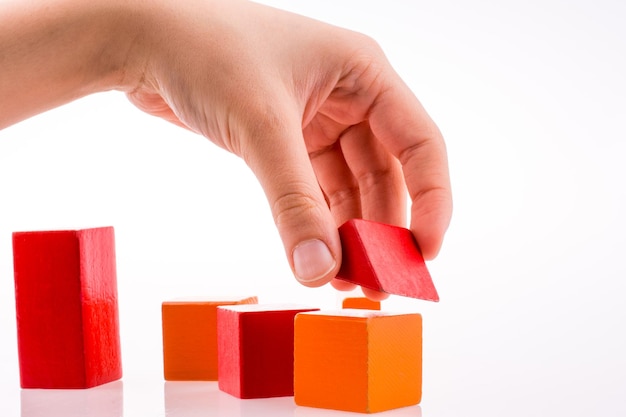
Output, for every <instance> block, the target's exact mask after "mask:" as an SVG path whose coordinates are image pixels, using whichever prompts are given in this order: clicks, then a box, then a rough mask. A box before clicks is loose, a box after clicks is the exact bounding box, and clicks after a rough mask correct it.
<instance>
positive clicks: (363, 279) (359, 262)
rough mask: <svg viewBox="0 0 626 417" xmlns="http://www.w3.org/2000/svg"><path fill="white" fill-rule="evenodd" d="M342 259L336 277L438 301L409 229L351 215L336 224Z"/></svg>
mask: <svg viewBox="0 0 626 417" xmlns="http://www.w3.org/2000/svg"><path fill="white" fill-rule="evenodd" d="M339 235H340V237H341V246H342V252H343V261H342V263H341V269H340V270H339V273H338V274H337V278H338V279H341V280H344V281H348V282H351V283H353V284H357V285H360V286H362V287H366V288H370V289H374V290H377V291H381V292H386V293H389V294H395V295H402V296H405V297H413V298H420V299H423V300H429V301H439V295H438V294H437V290H436V289H435V286H434V284H433V281H432V278H431V277H430V273H429V272H428V269H427V268H426V264H425V263H424V258H423V257H422V253H421V252H420V250H419V247H418V246H417V242H416V241H415V238H414V237H413V234H412V233H411V231H410V230H409V229H405V228H403V227H398V226H392V225H388V224H383V223H377V222H372V221H368V220H361V219H352V220H349V221H347V222H346V223H344V224H343V225H342V226H341V227H340V228H339Z"/></svg>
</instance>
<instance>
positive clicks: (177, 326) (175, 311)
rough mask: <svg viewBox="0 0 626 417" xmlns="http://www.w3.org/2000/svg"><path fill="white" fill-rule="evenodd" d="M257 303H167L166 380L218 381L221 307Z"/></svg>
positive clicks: (233, 299)
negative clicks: (219, 316) (218, 309)
mask: <svg viewBox="0 0 626 417" xmlns="http://www.w3.org/2000/svg"><path fill="white" fill-rule="evenodd" d="M256 303H257V298H256V297H247V298H237V297H231V298H185V299H179V300H173V301H165V302H163V304H162V308H161V314H162V323H163V373H164V377H165V380H167V381H217V307H218V306H224V305H234V304H256Z"/></svg>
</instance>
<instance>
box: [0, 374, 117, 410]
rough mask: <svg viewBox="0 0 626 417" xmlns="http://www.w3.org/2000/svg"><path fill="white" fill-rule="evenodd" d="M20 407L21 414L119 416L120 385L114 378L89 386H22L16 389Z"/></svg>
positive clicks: (6, 398)
mask: <svg viewBox="0 0 626 417" xmlns="http://www.w3.org/2000/svg"><path fill="white" fill-rule="evenodd" d="M9 398H10V397H8V396H6V397H5V398H4V400H5V401H6V400H8V399H9ZM3 405H4V404H3ZM20 408H21V413H20V416H21V417H70V416H83V417H112V416H123V415H124V385H123V382H122V381H121V380H118V381H114V382H110V383H108V384H104V385H100V386H98V387H94V388H91V389H70V390H67V389H65V390H57V389H50V390H40V389H24V390H21V392H20ZM9 409H10V408H9ZM2 415H3V417H5V416H7V417H8V416H9V415H11V416H12V415H13V414H11V413H7V414H5V413H3V414H2Z"/></svg>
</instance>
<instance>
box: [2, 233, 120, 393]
mask: <svg viewBox="0 0 626 417" xmlns="http://www.w3.org/2000/svg"><path fill="white" fill-rule="evenodd" d="M13 261H14V271H15V301H16V302H15V306H16V312H17V333H18V354H19V364H20V383H21V386H22V388H89V387H93V386H96V385H101V384H104V383H107V382H111V381H114V380H117V379H119V378H121V377H122V362H121V349H120V337H119V317H118V304H117V278H116V266H115V241H114V231H113V228H112V227H103V228H96V229H85V230H67V231H46V232H16V233H13Z"/></svg>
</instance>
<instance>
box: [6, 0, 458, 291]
mask: <svg viewBox="0 0 626 417" xmlns="http://www.w3.org/2000/svg"><path fill="white" fill-rule="evenodd" d="M0 69H1V74H0V75H1V76H0V97H3V98H5V99H0V129H1V128H3V127H5V126H8V125H10V124H12V123H15V122H17V121H19V120H23V119H25V118H27V117H29V116H32V115H34V114H37V113H39V112H42V111H45V110H47V109H50V108H53V107H57V106H60V105H62V104H64V103H67V102H69V101H72V100H75V99H77V98H79V97H82V96H84V95H88V94H91V93H95V92H98V91H104V90H111V89H117V90H121V91H124V92H126V93H127V94H128V97H129V98H130V100H131V101H132V102H133V103H134V104H135V105H137V106H138V107H139V108H140V109H142V110H144V111H146V112H148V113H150V114H153V115H155V116H159V117H162V118H164V119H166V120H169V121H170V122H172V123H175V124H177V125H179V126H183V127H186V128H188V129H191V130H193V131H195V132H197V133H199V134H202V135H204V136H206V137H207V138H209V139H210V140H212V141H213V142H215V143H216V144H217V145H219V146H221V147H223V148H225V149H227V150H229V151H231V152H233V153H235V154H237V155H239V156H241V157H242V158H243V159H244V160H245V161H246V163H247V164H248V165H249V166H250V168H251V169H252V170H253V171H254V173H255V174H256V176H257V178H258V179H259V182H260V183H261V186H262V187H263V189H264V190H265V193H266V195H267V199H268V201H269V204H270V207H271V209H272V213H273V215H274V220H275V222H276V226H277V228H278V231H279V233H280V236H281V238H282V240H283V243H284V246H285V250H286V253H287V257H288V259H289V262H290V265H291V267H292V268H293V270H294V273H295V275H296V277H297V279H298V280H299V281H300V282H301V283H303V284H304V285H308V286H319V285H323V284H325V283H327V282H329V281H330V280H331V279H332V278H333V277H335V275H336V273H337V271H338V269H339V267H340V265H341V243H340V241H339V235H338V232H337V227H338V226H339V225H341V224H342V223H343V222H344V221H346V220H348V219H350V218H354V217H362V218H366V219H370V220H376V221H380V222H384V223H390V224H396V225H402V226H404V225H405V218H406V214H405V210H406V202H405V199H406V194H407V193H406V191H407V189H408V194H409V196H410V197H411V226H410V227H411V230H412V231H413V233H414V234H415V237H416V239H417V242H418V243H419V245H420V247H421V249H422V252H423V254H424V256H425V258H427V259H432V258H434V257H435V256H436V254H437V252H438V251H439V248H440V246H441V242H442V239H443V235H444V233H445V230H446V228H447V226H448V223H449V220H450V215H451V210H452V203H451V196H450V185H449V179H448V169H447V161H446V151H445V145H444V142H443V139H442V137H441V134H440V133H439V130H438V129H437V127H436V125H435V124H434V123H433V121H432V120H431V119H430V118H429V116H428V115H427V114H426V112H425V111H424V109H423V108H422V106H421V105H420V103H419V102H418V100H417V99H416V97H415V96H414V95H413V94H412V93H411V91H410V90H409V89H408V88H407V86H406V85H405V84H404V83H403V82H402V80H401V79H400V78H399V77H398V75H397V74H396V73H395V72H394V70H393V69H392V68H391V66H390V65H389V63H388V62H387V60H386V58H385V56H384V54H383V52H382V51H381V50H380V48H379V47H378V45H377V44H376V43H375V42H374V41H373V40H372V39H370V38H368V37H366V36H364V35H361V34H358V33H354V32H350V31H347V30H344V29H340V28H337V27H333V26H330V25H327V24H324V23H321V22H318V21H315V20H312V19H307V18H304V17H301V16H297V15H294V14H291V13H287V12H283V11H279V10H276V9H273V8H270V7H265V6H262V5H258V4H255V3H252V2H247V1H243V0H186V1H184V2H174V1H172V0H153V1H150V2H142V1H132V0H91V1H89V2H83V1H79V0H48V1H46V2H23V1H19V0H14V1H7V2H6V3H3V6H2V7H1V8H0ZM333 284H334V285H335V287H337V288H342V289H345V288H346V284H345V283H342V282H334V283H333ZM369 296H370V297H372V298H381V297H382V295H380V294H375V293H372V292H369Z"/></svg>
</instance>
